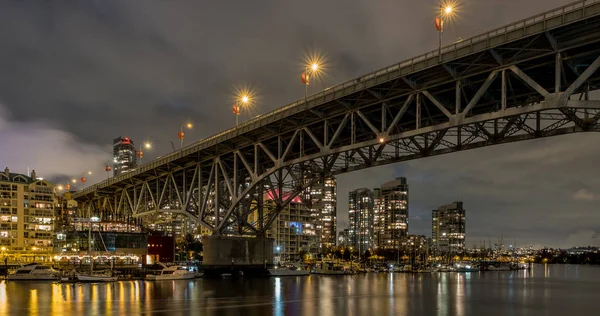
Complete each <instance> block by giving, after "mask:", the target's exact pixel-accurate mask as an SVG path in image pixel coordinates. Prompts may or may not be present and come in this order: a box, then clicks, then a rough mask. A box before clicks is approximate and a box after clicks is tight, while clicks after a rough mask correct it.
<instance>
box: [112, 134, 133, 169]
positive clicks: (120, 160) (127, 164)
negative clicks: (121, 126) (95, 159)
mask: <svg viewBox="0 0 600 316" xmlns="http://www.w3.org/2000/svg"><path fill="white" fill-rule="evenodd" d="M135 167H137V158H136V156H135V146H134V145H133V140H131V139H130V138H129V137H120V136H119V137H117V138H115V139H114V140H113V175H114V176H118V175H120V174H121V173H125V172H129V171H131V170H133V169H135Z"/></svg>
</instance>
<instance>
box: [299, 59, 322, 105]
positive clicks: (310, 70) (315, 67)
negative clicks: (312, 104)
mask: <svg viewBox="0 0 600 316" xmlns="http://www.w3.org/2000/svg"><path fill="white" fill-rule="evenodd" d="M319 69H320V66H319V64H318V63H317V62H311V63H309V64H307V65H306V66H305V67H304V73H303V74H302V77H301V78H302V83H303V84H304V104H306V98H307V96H308V84H309V83H310V77H311V75H312V76H313V77H314V75H315V74H316V73H317V72H318V71H319Z"/></svg>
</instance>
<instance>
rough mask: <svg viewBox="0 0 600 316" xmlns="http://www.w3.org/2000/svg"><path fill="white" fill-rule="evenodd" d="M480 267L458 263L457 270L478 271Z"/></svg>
mask: <svg viewBox="0 0 600 316" xmlns="http://www.w3.org/2000/svg"><path fill="white" fill-rule="evenodd" d="M478 271H479V267H476V266H474V265H471V264H457V265H456V272H478Z"/></svg>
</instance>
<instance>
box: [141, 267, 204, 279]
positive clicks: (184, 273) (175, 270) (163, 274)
mask: <svg viewBox="0 0 600 316" xmlns="http://www.w3.org/2000/svg"><path fill="white" fill-rule="evenodd" d="M158 264H160V265H161V266H162V267H163V269H162V270H160V274H150V275H147V276H146V280H151V281H162V280H190V279H193V278H195V277H196V274H197V273H196V272H194V271H190V270H189V269H188V268H187V267H183V266H170V267H167V266H166V265H164V264H162V263H160V262H158Z"/></svg>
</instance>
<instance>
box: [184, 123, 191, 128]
mask: <svg viewBox="0 0 600 316" xmlns="http://www.w3.org/2000/svg"><path fill="white" fill-rule="evenodd" d="M185 127H187V128H192V127H193V125H192V123H187V124H185Z"/></svg>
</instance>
